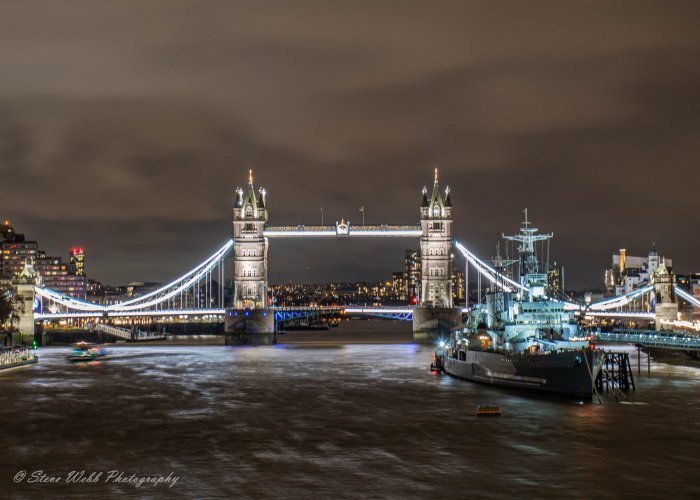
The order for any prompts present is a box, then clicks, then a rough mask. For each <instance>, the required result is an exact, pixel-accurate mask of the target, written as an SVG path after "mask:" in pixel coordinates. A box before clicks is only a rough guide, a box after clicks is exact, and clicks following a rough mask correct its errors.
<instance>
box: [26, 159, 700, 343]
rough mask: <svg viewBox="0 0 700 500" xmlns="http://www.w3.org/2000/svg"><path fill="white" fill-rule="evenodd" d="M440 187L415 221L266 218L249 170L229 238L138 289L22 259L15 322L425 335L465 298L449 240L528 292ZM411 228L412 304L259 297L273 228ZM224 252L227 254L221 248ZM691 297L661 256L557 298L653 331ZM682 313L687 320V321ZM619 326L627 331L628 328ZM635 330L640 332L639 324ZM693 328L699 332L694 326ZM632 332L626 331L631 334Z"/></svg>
mask: <svg viewBox="0 0 700 500" xmlns="http://www.w3.org/2000/svg"><path fill="white" fill-rule="evenodd" d="M452 210H453V208H452V201H451V197H450V190H449V187H448V188H446V189H445V190H444V191H442V190H441V189H440V186H439V182H438V175H437V169H436V171H435V177H434V179H433V185H432V189H428V188H427V187H424V188H423V191H422V199H421V202H420V206H419V207H418V214H419V223H418V224H415V225H391V224H381V225H364V224H363V225H353V224H351V223H350V222H349V221H345V220H344V219H341V220H340V221H338V222H336V223H335V225H292V226H274V225H270V224H268V209H267V192H266V190H265V189H264V188H259V189H257V190H256V189H255V187H254V183H253V175H252V171H251V172H250V173H249V177H248V182H247V185H246V187H245V188H238V189H236V196H235V200H234V206H233V220H232V225H233V238H232V239H230V240H228V241H226V242H225V244H224V245H223V246H222V247H221V248H219V249H218V250H217V251H216V252H214V253H213V254H212V255H211V256H210V257H208V258H207V259H206V260H204V261H203V262H202V263H200V264H199V265H197V266H196V267H195V268H193V269H192V270H190V271H189V272H187V273H185V274H183V275H182V276H180V277H179V278H177V279H175V280H174V281H172V282H170V283H168V284H166V285H164V286H162V287H160V288H159V289H157V290H154V291H152V292H150V293H147V294H145V295H142V296H139V297H135V298H132V299H129V300H126V301H122V302H118V303H115V304H97V303H91V302H87V301H83V300H79V299H76V298H73V297H69V296H66V295H63V294H60V293H58V292H55V291H53V290H50V289H48V288H45V287H43V286H42V285H41V282H40V279H39V277H38V275H37V273H36V272H34V271H33V269H32V266H31V265H28V266H26V267H25V270H24V271H23V272H22V274H21V275H19V276H18V277H16V278H15V280H14V282H13V289H14V294H15V297H16V300H15V303H16V304H18V307H19V311H18V314H19V317H20V321H19V328H20V331H21V332H22V335H23V339H24V341H25V342H27V343H31V341H32V340H33V338H34V325H35V322H37V321H55V320H64V319H79V320H85V321H90V322H95V321H111V320H113V319H122V320H148V319H149V318H150V319H158V320H159V321H177V320H182V319H183V318H190V317H192V318H199V319H200V320H205V321H216V322H222V321H223V322H224V325H225V334H226V339H227V343H229V344H270V343H274V342H275V341H276V333H275V332H276V324H278V323H279V322H281V321H285V320H287V319H289V318H299V317H303V316H304V315H307V316H308V315H311V314H339V313H341V314H351V315H367V316H378V317H383V318H391V319H399V320H407V321H412V323H413V331H414V341H415V342H419V343H424V342H432V341H433V340H435V339H436V338H437V337H439V336H443V335H447V334H448V333H449V331H450V330H451V329H452V328H455V327H458V326H461V325H462V324H463V322H462V315H463V313H466V312H468V311H467V310H466V309H464V308H459V307H454V306H453V303H452V280H451V275H452V265H453V250H456V252H457V254H461V255H462V256H463V257H464V259H465V261H466V262H467V272H468V270H469V266H471V267H472V268H473V269H475V270H476V271H477V273H478V275H479V277H480V278H481V277H483V278H484V279H486V280H487V282H489V283H490V284H491V287H492V289H501V290H503V291H506V292H518V293H524V294H526V293H529V292H530V290H529V289H528V284H527V283H525V284H521V283H518V282H517V281H514V280H513V279H511V278H509V277H508V276H505V275H504V274H503V273H502V272H499V271H498V270H496V269H495V268H494V267H492V266H490V265H489V264H487V263H486V262H484V261H483V260H481V259H479V258H478V257H477V256H476V255H475V254H474V253H473V252H472V251H471V250H469V249H468V248H467V247H466V246H465V245H463V244H462V243H460V242H458V241H454V239H453V233H452V224H453V212H452ZM319 237H321V238H324V237H325V238H330V237H336V238H366V237H379V238H382V237H388V238H418V239H419V242H420V249H421V264H422V270H423V272H422V276H421V285H420V291H419V294H418V303H417V304H416V306H415V307H405V308H382V307H379V308H377V307H342V308H332V307H326V308H303V307H298V308H274V307H271V306H270V304H268V300H267V297H268V294H267V288H268V277H267V276H268V249H269V244H270V241H271V240H274V239H279V238H319ZM230 254H233V257H232V258H231V257H230ZM231 261H232V264H233V282H234V290H233V299H232V302H231V303H225V299H224V291H223V286H222V284H223V282H224V276H225V266H226V264H227V263H230V262H231ZM679 299H680V300H683V301H685V302H688V303H690V304H691V305H693V306H694V307H700V301H699V300H698V299H697V298H696V297H694V296H692V295H690V294H689V293H687V292H686V291H684V290H683V289H681V288H679V287H678V286H677V284H676V283H675V277H674V276H673V275H672V274H671V273H670V272H669V271H668V269H666V266H665V265H664V264H663V263H661V265H660V266H659V268H658V269H657V270H656V271H655V272H654V273H653V275H652V276H651V282H650V283H648V284H647V285H645V286H642V287H641V288H639V289H637V290H634V291H632V292H630V293H628V294H626V295H622V296H619V297H614V298H611V299H605V300H602V301H599V302H596V303H591V304H578V303H574V302H568V301H559V300H556V299H553V298H551V299H549V300H552V301H555V302H561V303H562V305H563V309H564V310H567V311H575V312H576V314H578V315H579V316H580V317H581V316H582V317H584V318H585V319H586V320H588V321H596V320H600V319H620V320H628V321H632V322H640V321H645V322H647V323H654V324H655V328H656V331H661V330H673V329H674V328H679V327H683V328H686V327H687V325H685V324H684V322H682V321H680V320H679V314H678V300H679ZM686 323H687V322H686ZM626 334H629V335H631V334H630V332H629V331H627V333H626ZM640 334H644V333H643V332H642V333H640ZM698 334H700V332H698ZM630 338H632V337H630Z"/></svg>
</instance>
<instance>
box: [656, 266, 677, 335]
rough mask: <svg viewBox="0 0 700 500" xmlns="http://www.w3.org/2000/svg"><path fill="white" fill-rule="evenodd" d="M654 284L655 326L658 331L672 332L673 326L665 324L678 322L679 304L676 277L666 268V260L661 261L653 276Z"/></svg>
mask: <svg viewBox="0 0 700 500" xmlns="http://www.w3.org/2000/svg"><path fill="white" fill-rule="evenodd" d="M651 281H652V283H653V284H654V298H655V302H656V305H655V306H654V314H655V321H654V323H655V325H656V329H657V330H672V329H673V326H672V325H668V324H664V322H667V321H668V322H670V321H676V320H677V319H678V302H676V294H675V292H674V286H675V284H676V283H675V281H676V277H675V276H674V275H673V274H671V272H670V271H669V270H668V268H667V267H666V260H665V259H661V264H660V265H659V267H658V268H657V269H656V270H655V271H654V273H653V274H652V275H651Z"/></svg>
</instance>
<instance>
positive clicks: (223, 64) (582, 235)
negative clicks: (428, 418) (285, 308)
mask: <svg viewBox="0 0 700 500" xmlns="http://www.w3.org/2000/svg"><path fill="white" fill-rule="evenodd" d="M699 14H700V4H698V3H697V2H692V1H675V0H674V1H669V2H663V3H659V2H638V1H635V2H619V1H601V2H581V3H580V4H579V5H574V4H571V3H566V4H564V3H561V2H520V1H506V2H429V3H428V2H400V3H399V2H376V1H373V2H359V1H358V2H289V3H272V2H257V1H256V2H228V1H227V2H216V1H208V2H206V3H201V2H184V1H168V2H158V1H152V2H136V1H134V2H114V3H101V4H96V3H94V2H78V1H75V2H61V3H60V4H59V3H57V2H32V1H23V2H7V3H5V4H3V7H2V15H0V47H2V50H0V68H1V69H2V79H0V208H1V209H2V215H3V216H6V217H7V218H10V219H12V220H13V222H14V223H15V225H16V226H17V228H18V229H19V230H22V231H24V232H25V233H28V234H29V235H30V236H31V237H33V238H36V239H38V240H39V241H40V243H41V245H42V246H43V247H45V248H46V249H47V250H48V251H49V252H51V253H54V254H65V253H66V252H67V249H68V247H69V246H71V245H73V244H78V243H79V244H83V245H85V246H86V247H87V248H88V252H89V259H90V260H89V263H88V266H89V271H90V274H91V275H92V276H94V277H96V278H98V279H102V280H104V281H107V282H114V283H118V282H125V281H128V280H132V279H157V280H164V279H167V278H169V277H171V276H174V275H177V274H179V273H180V272H181V271H183V270H185V269H188V268H189V267H192V265H194V264H195V263H196V262H198V261H199V260H201V258H203V257H204V256H206V255H208V254H209V253H210V252H211V251H212V250H213V249H215V248H216V247H217V246H218V245H219V244H220V243H221V242H222V241H224V240H225V239H226V238H228V236H229V234H230V220H229V219H230V212H231V203H232V194H233V191H234V188H235V187H236V185H238V184H241V183H242V182H244V180H245V175H246V171H247V168H249V167H253V168H255V169H256V179H257V180H258V181H259V182H260V183H262V184H264V185H265V186H266V187H267V188H268V191H269V196H270V211H271V222H273V223H280V224H282V223H298V222H315V221H318V220H320V211H319V207H321V206H323V207H324V209H325V213H326V220H335V219H336V218H340V217H346V218H350V219H351V220H353V221H358V220H359V217H358V216H359V213H358V212H357V208H358V207H359V206H360V205H365V206H366V207H367V217H368V221H372V222H397V223H412V222H415V221H416V219H417V217H418V211H417V201H418V199H419V191H420V188H421V187H422V185H423V184H425V183H426V182H430V179H431V169H432V167H433V166H434V165H439V166H440V167H441V172H442V174H441V175H442V178H443V179H444V181H445V182H446V183H449V184H451V185H452V188H453V200H454V203H455V206H456V208H455V213H456V226H457V230H456V233H457V236H458V238H460V239H462V240H465V241H467V242H468V243H469V245H470V246H473V247H474V248H475V249H476V250H478V251H479V253H481V254H482V255H486V256H488V255H490V254H491V253H492V246H493V241H494V239H495V238H496V235H497V234H499V232H501V231H506V232H513V231H515V230H516V229H517V227H518V223H519V222H520V220H521V210H522V208H523V207H524V206H528V207H529V208H530V213H531V215H532V217H533V218H535V220H536V222H537V224H538V225H539V227H540V228H541V229H543V230H547V231H554V232H555V233H556V236H557V237H556V239H555V241H554V243H553V246H552V248H551V253H552V256H553V257H554V258H556V259H557V260H558V261H560V262H563V263H564V264H565V265H566V266H567V276H568V278H569V284H570V285H573V286H597V285H600V283H601V273H602V269H603V268H604V267H605V266H606V265H607V264H608V262H609V259H610V254H611V253H612V252H613V251H615V250H616V249H618V248H620V247H627V248H628V249H629V250H630V252H632V253H635V252H637V253H641V252H646V251H647V250H648V248H649V247H650V245H651V242H653V241H655V242H656V243H657V245H658V247H659V248H660V249H661V251H662V252H665V253H667V254H668V255H670V256H672V257H673V258H674V264H675V265H676V268H677V269H680V270H684V271H691V270H694V271H697V270H700V260H698V258H697V252H696V251H695V250H694V249H696V248H698V245H699V244H700V236H699V235H700V231H699V230H700V227H699V226H700V225H699V224H698V215H699V214H700V210H698V208H697V201H696V200H695V194H694V193H695V192H696V191H697V186H698V184H699V182H700V174H699V173H698V168H697V166H698V164H700V162H699V160H700V146H699V144H700V97H698V93H697V89H698V88H699V86H700V62H699V61H700V57H699V56H700V32H699V31H698V30H697V23H696V20H697V19H698V18H699ZM341 243H343V242H325V243H321V244H318V245H315V246H314V247H313V248H310V245H309V244H308V242H287V241H284V242H283V241H274V242H273V248H272V250H271V254H270V256H271V260H272V262H271V267H272V269H271V278H272V279H273V280H277V279H280V280H286V279H290V278H291V279H297V280H299V279H304V280H308V279H318V278H319V277H320V276H321V275H322V274H325V275H327V277H328V278H332V279H377V278H380V277H387V276H389V273H390V272H391V271H393V270H398V269H400V268H401V266H402V256H403V253H402V249H403V248H404V247H406V246H411V245H414V242H410V241H404V242H397V241H392V242H386V241H373V242H368V243H351V242H345V243H344V244H341ZM307 268H308V270H307Z"/></svg>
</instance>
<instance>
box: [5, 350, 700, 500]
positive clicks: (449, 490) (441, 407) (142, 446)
mask: <svg viewBox="0 0 700 500" xmlns="http://www.w3.org/2000/svg"><path fill="white" fill-rule="evenodd" d="M67 352H68V349H67V348H44V349H41V350H40V356H41V361H40V364H39V365H37V366H32V367H28V368H21V369H15V370H12V371H10V372H5V373H0V398H1V399H0V401H2V404H1V405H0V422H2V434H1V437H0V444H1V445H2V448H1V449H0V497H4V498H6V497H8V496H18V497H31V496H47V497H64V496H66V495H71V496H79V497H84V498H101V497H107V496H114V495H127V496H139V497H143V496H148V497H150V496H161V495H162V496H168V497H197V498H210V497H225V496H246V497H296V498H299V497H309V496H314V497H358V498H366V497H421V498H427V497H443V498H466V497H473V498H501V497H513V496H515V497H518V498H533V497H553V498H562V497H573V498H601V497H602V498H616V497H620V496H638V495H640V496H645V497H667V498H668V497H673V498H678V497H691V496H695V497H698V496H700V479H698V470H700V451H699V448H698V446H699V443H700V423H699V422H698V419H699V417H700V370H698V369H696V368H686V367H677V366H670V365H663V364H660V363H653V364H652V376H651V377H647V376H646V374H644V373H643V375H642V377H641V378H640V379H638V380H637V391H636V392H634V393H633V394H631V396H630V401H628V402H626V403H619V402H617V401H615V399H613V398H610V397H606V398H604V402H603V404H602V405H599V404H590V403H587V404H579V403H577V402H575V401H570V400H566V399H553V398H549V397H540V396H536V395H532V394H526V393H520V392H514V391H510V390H504V389H498V388H494V387H489V386H483V385H478V384H473V383H469V382H465V381H460V380H455V379H452V378H449V377H446V376H435V375H433V374H431V373H430V371H429V370H428V365H429V363H430V359H431V353H432V350H431V349H430V348H428V347H421V346H415V345H337V346H293V345H285V346H276V347H258V348H228V347H223V346H198V347H184V346H182V347H171V346H162V347H160V346H135V347H126V346H124V347H116V348H114V349H112V355H111V356H110V358H109V359H107V360H105V361H103V362H95V363H91V364H84V365H71V364H69V363H68V362H67V361H66V354H67ZM633 359H634V360H635V361H636V355H635V356H634V357H633ZM642 364H643V367H644V368H645V369H646V360H645V358H644V357H643V358H642ZM635 375H636V369H635ZM477 403H488V404H495V405H499V406H501V407H502V409H503V416H502V417H499V418H476V417H475V416H474V409H475V405H476V404H477ZM40 470H41V471H44V474H46V476H48V477H54V478H55V477H59V478H60V479H59V480H57V482H56V483H39V484H37V483H34V484H30V483H29V479H30V478H31V477H32V474H36V471H40ZM21 471H26V474H27V476H26V477H24V478H23V479H21V480H20V481H19V482H15V481H16V479H17V474H18V473H20V472H21ZM70 471H85V473H86V475H88V474H90V473H93V472H94V473H97V472H100V471H102V472H103V475H102V476H101V477H100V479H99V480H98V481H96V482H95V483H87V482H83V483H79V482H70V483H67V482H66V478H67V476H68V474H69V473H70ZM109 471H119V472H122V473H123V474H124V477H126V476H130V475H134V477H136V478H138V477H159V476H162V477H167V476H168V475H169V474H170V475H171V479H172V478H173V477H178V480H177V482H176V483H175V484H174V485H172V483H170V484H160V485H157V486H154V485H152V484H151V483H143V484H141V486H139V487H137V486H136V485H135V484H134V482H115V481H110V482H107V481H106V474H107V473H108V472H109ZM73 477H75V476H73Z"/></svg>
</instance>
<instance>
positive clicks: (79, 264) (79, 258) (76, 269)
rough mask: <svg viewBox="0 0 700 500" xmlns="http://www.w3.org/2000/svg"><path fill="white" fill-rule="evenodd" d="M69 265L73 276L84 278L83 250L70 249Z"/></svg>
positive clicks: (78, 248) (79, 248) (77, 248)
mask: <svg viewBox="0 0 700 500" xmlns="http://www.w3.org/2000/svg"><path fill="white" fill-rule="evenodd" d="M70 265H71V270H72V271H73V274H77V275H78V276H85V249H84V248H81V247H75V248H71V249H70Z"/></svg>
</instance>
